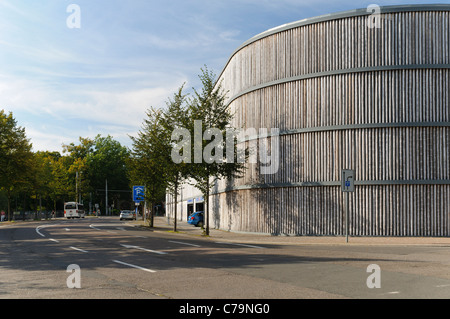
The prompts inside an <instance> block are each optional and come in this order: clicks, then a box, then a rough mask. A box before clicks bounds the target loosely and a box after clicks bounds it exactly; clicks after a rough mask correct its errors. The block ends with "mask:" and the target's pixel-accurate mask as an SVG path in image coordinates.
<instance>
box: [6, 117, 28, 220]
mask: <svg viewBox="0 0 450 319" xmlns="http://www.w3.org/2000/svg"><path fill="white" fill-rule="evenodd" d="M31 148H32V145H31V143H30V141H29V139H28V138H27V137H26V134H25V129H24V128H22V127H19V126H17V122H16V120H15V119H14V117H13V115H12V113H9V114H8V115H7V114H6V113H5V111H4V110H0V189H3V190H5V192H6V195H7V198H8V220H11V196H12V194H13V192H17V191H18V190H19V189H20V188H21V187H24V186H26V185H27V184H29V181H30V179H31V177H32V173H33V162H34V161H33V152H32V151H31Z"/></svg>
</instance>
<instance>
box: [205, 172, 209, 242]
mask: <svg viewBox="0 0 450 319" xmlns="http://www.w3.org/2000/svg"><path fill="white" fill-rule="evenodd" d="M205 203H206V209H205V211H206V214H205V215H206V233H205V234H206V236H209V178H208V180H207V181H206V201H205Z"/></svg>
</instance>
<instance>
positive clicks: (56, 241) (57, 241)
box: [48, 238, 59, 243]
mask: <svg viewBox="0 0 450 319" xmlns="http://www.w3.org/2000/svg"><path fill="white" fill-rule="evenodd" d="M48 240H51V241H54V242H55V243H59V240H56V239H53V238H49V239H48Z"/></svg>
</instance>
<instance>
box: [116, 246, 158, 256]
mask: <svg viewBox="0 0 450 319" xmlns="http://www.w3.org/2000/svg"><path fill="white" fill-rule="evenodd" d="M120 246H122V247H125V248H134V249H139V250H144V251H147V252H150V253H155V254H159V255H167V253H166V252H164V251H157V250H151V249H147V248H142V247H139V246H133V245H124V244H120Z"/></svg>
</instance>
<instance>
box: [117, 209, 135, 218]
mask: <svg viewBox="0 0 450 319" xmlns="http://www.w3.org/2000/svg"><path fill="white" fill-rule="evenodd" d="M119 218H120V220H124V219H136V214H135V212H134V211H132V210H122V211H121V212H120V217H119Z"/></svg>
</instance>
